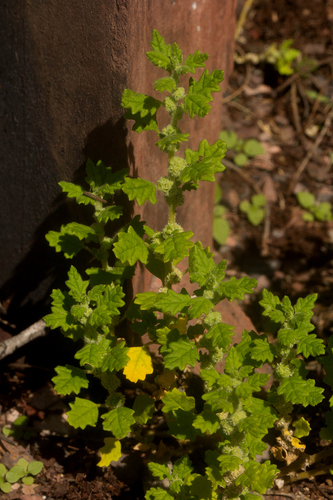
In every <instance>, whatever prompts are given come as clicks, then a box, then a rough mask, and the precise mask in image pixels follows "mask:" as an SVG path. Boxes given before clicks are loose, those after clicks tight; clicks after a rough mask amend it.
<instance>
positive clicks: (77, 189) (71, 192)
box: [59, 181, 94, 202]
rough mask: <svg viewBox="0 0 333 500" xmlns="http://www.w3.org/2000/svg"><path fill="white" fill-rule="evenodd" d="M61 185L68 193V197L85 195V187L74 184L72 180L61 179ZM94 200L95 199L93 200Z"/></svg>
mask: <svg viewBox="0 0 333 500" xmlns="http://www.w3.org/2000/svg"><path fill="white" fill-rule="evenodd" d="M59 186H61V189H62V191H63V192H64V193H67V196H68V198H76V199H77V198H78V197H79V196H81V195H83V188H82V187H81V186H77V185H76V184H72V183H71V182H65V181H61V182H59ZM91 201H92V202H94V201H93V200H91Z"/></svg>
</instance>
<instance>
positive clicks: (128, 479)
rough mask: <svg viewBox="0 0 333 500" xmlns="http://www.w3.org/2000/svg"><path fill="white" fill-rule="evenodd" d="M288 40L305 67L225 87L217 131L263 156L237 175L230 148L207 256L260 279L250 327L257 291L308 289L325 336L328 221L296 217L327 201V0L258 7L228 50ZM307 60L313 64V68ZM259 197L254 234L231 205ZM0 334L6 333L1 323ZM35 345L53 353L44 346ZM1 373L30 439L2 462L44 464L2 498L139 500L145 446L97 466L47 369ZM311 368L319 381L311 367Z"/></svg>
mask: <svg viewBox="0 0 333 500" xmlns="http://www.w3.org/2000/svg"><path fill="white" fill-rule="evenodd" d="M243 3H244V2H240V5H239V13H240V11H241V6H242V5H243ZM287 39H293V40H294V43H293V46H294V47H295V48H297V49H298V50H300V51H301V53H302V61H303V63H304V64H302V65H301V69H300V71H299V72H296V73H293V74H292V75H290V76H287V75H280V74H279V73H278V72H277V71H276V70H275V69H274V67H273V66H272V65H271V64H268V63H264V62H261V63H260V64H254V63H252V62H247V63H245V64H236V65H235V69H234V72H233V74H232V77H231V79H230V83H229V88H228V91H227V93H226V94H225V97H224V101H225V104H224V106H223V111H222V121H223V128H225V129H228V130H233V131H235V132H236V133H237V136H238V137H239V138H242V139H250V138H256V139H257V140H258V141H259V142H260V143H261V144H262V146H263V147H264V150H265V153H264V154H262V155H259V156H256V157H254V158H252V159H251V160H250V161H249V163H248V165H246V166H244V167H242V168H240V167H237V166H235V164H234V163H233V159H234V156H235V153H234V151H233V150H230V151H229V152H228V154H227V157H226V163H225V165H226V167H227V168H226V171H225V172H224V173H223V174H221V176H220V177H219V184H220V186H221V188H222V199H221V201H220V203H221V204H222V205H224V206H225V207H226V209H227V210H226V212H225V214H224V217H225V218H226V220H227V221H228V223H229V225H230V234H229V237H228V239H227V241H226V243H225V244H224V245H222V246H218V245H217V246H216V249H215V250H216V251H217V252H219V253H220V254H221V256H222V257H223V258H226V259H227V261H228V273H229V275H234V276H236V277H241V276H243V275H245V274H246V275H248V276H251V277H254V278H256V279H257V280H258V282H259V284H258V287H257V289H256V290H255V293H254V294H253V295H252V296H249V297H248V298H247V299H246V301H245V306H244V307H245V311H246V313H247V314H248V315H249V317H250V318H251V320H252V321H253V323H254V325H255V327H256V329H257V331H259V332H261V331H264V330H265V329H266V326H267V325H265V323H264V322H263V320H262V316H261V314H260V307H259V306H258V305H257V304H258V300H259V299H260V293H261V290H262V289H263V288H269V289H270V290H271V291H272V292H273V293H275V294H277V295H279V296H280V297H283V295H288V296H289V297H290V298H291V300H292V301H295V300H297V298H298V297H300V296H301V297H304V296H305V295H308V294H311V293H317V294H318V300H317V304H316V307H315V315H314V323H315V326H316V332H317V334H318V335H319V336H320V337H321V338H323V339H324V340H327V338H328V337H329V335H331V334H332V331H333V301H332V283H333V221H319V220H314V221H312V222H307V221H304V220H303V214H304V210H303V209H302V208H301V207H300V205H299V204H298V202H297V199H296V193H298V192H299V191H308V192H310V193H312V194H313V195H314V196H315V199H316V201H318V202H329V203H333V171H332V164H333V154H332V152H333V126H332V122H333V111H332V109H333V108H332V96H333V2H332V0H327V1H325V0H311V1H310V0H289V1H288V0H260V1H259V0H255V1H254V3H253V4H252V7H251V9H250V11H249V13H248V15H247V18H246V21H245V23H244V25H243V30H242V31H241V33H240V35H239V37H238V40H237V47H236V49H237V54H238V55H240V56H244V54H247V53H254V54H261V53H263V52H264V51H265V50H266V49H267V47H268V46H269V45H270V44H272V43H273V42H276V43H277V44H278V45H279V44H280V43H281V42H283V41H284V40H287ZM311 60H312V61H313V60H315V61H316V65H315V67H314V66H313V63H311ZM258 193H263V194H264V195H265V197H266V200H267V204H266V212H265V217H264V220H263V222H262V223H261V224H259V225H258V226H256V227H255V226H253V225H251V224H250V223H249V222H248V220H247V218H246V216H245V214H244V213H242V212H241V211H240V210H239V203H240V202H241V201H242V200H246V199H250V197H251V196H252V195H254V194H258ZM0 326H2V327H3V329H4V330H5V329H6V327H5V324H2V325H0ZM59 339H60V334H59ZM59 339H58V340H59ZM59 341H60V340H59ZM44 345H45V348H46V349H52V346H51V348H50V346H49V344H47V343H46V342H45V344H44ZM63 345H64V344H62V346H63ZM65 346H66V349H68V357H69V359H68V360H65V362H70V360H71V352H70V346H69V345H67V344H66V343H65ZM66 349H65V352H67V351H66ZM36 359H37V358H36ZM21 361H22V360H21ZM2 366H3V371H2V373H1V374H0V383H1V388H2V390H1V395H0V409H1V413H0V427H2V426H3V425H5V424H7V425H8V424H10V423H11V422H13V421H14V420H15V418H17V417H18V416H19V415H22V414H23V415H26V416H27V417H28V418H29V420H28V426H27V428H26V429H25V432H28V434H25V435H23V436H21V437H20V438H18V439H13V442H8V441H6V440H4V439H2V438H3V435H0V456H1V462H2V463H4V464H5V465H6V466H7V467H10V466H12V465H13V464H14V463H16V461H17V459H18V458H21V457H22V456H24V457H26V458H27V460H28V461H29V460H31V459H34V460H41V461H42V462H43V464H44V469H43V471H42V472H41V473H40V474H39V475H38V476H37V478H36V481H35V483H34V484H33V485H31V486H23V487H22V486H21V487H20V488H19V489H17V490H13V491H12V492H10V493H8V494H6V495H4V494H3V497H4V498H7V499H8V500H15V499H19V500H41V499H42V498H43V499H46V500H56V499H64V500H79V499H87V500H88V499H91V500H109V499H111V498H116V497H117V498H119V499H121V500H123V499H126V500H132V499H133V500H134V499H140V500H141V499H143V498H144V484H145V482H146V480H147V481H148V478H147V479H146V478H145V477H144V475H143V474H144V473H143V465H142V467H141V465H140V464H144V463H145V461H146V460H147V457H146V455H145V450H144V449H142V448H141V449H140V447H137V446H135V441H134V440H131V439H128V442H127V443H126V453H125V456H124V457H123V459H121V461H120V464H119V466H118V467H117V469H111V468H103V469H101V468H99V467H97V466H96V463H97V460H96V450H98V449H99V448H100V447H101V446H102V443H101V438H100V429H95V430H90V431H84V432H79V433H78V432H74V431H73V429H71V428H69V426H68V425H67V424H66V422H65V421H64V419H62V415H63V414H64V413H65V412H66V411H67V409H68V402H67V399H66V398H65V399H64V398H59V397H58V396H57V395H56V394H55V393H54V391H53V389H52V383H51V382H50V380H51V378H52V376H53V375H54V372H53V370H51V369H49V368H48V367H46V366H40V363H38V362H37V361H36V364H35V365H33V364H32V363H31V362H30V364H24V362H23V363H22V362H18V363H8V364H6V363H5V364H2ZM308 368H309V369H312V370H313V371H316V377H318V379H320V378H322V373H321V372H320V371H319V369H318V365H317V364H316V362H315V361H314V362H313V363H312V365H311V366H308ZM306 416H307V418H309V419H310V420H311V421H312V425H313V427H314V433H315V436H314V438H313V440H312V442H311V443H307V447H308V448H307V451H308V452H309V453H315V452H317V451H320V450H323V449H324V448H325V447H327V446H328V445H329V444H328V443H325V442H322V440H320V439H319V434H318V431H319V429H320V426H321V423H322V418H323V416H322V415H318V414H316V415H313V414H311V410H309V414H308V415H306ZM156 425H158V424H156ZM316 429H317V430H316ZM159 432H161V433H163V429H162V430H160V429H159ZM167 444H168V443H166V442H165V441H163V442H162V441H161V443H160V444H159V445H158V446H156V449H155V456H158V455H160V456H165V457H166V458H165V460H166V461H167V460H168V446H167ZM331 463H332V461H331ZM328 464H329V462H327V465H328ZM332 468H333V466H332ZM331 477H332V476H329V475H319V476H317V477H316V479H314V478H312V479H311V480H310V479H306V480H303V481H298V482H296V483H292V484H290V485H287V486H285V487H284V488H283V489H282V490H280V491H278V492H277V491H271V492H269V493H268V494H267V495H265V497H266V498H267V499H268V500H277V499H281V498H283V497H284V498H294V499H313V500H315V499H321V498H326V499H329V498H333V480H332V479H331ZM0 496H1V495H0ZM1 498H2V497H1Z"/></svg>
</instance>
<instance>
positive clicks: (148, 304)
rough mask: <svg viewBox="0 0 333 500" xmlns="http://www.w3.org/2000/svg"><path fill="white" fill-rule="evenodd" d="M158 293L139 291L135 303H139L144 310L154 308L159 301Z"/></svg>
mask: <svg viewBox="0 0 333 500" xmlns="http://www.w3.org/2000/svg"><path fill="white" fill-rule="evenodd" d="M158 295H159V294H158V293H156V292H143V293H138V294H137V295H136V297H135V299H134V302H135V304H139V305H140V308H141V309H142V310H143V311H147V310H149V309H154V308H155V304H156V303H157V301H158Z"/></svg>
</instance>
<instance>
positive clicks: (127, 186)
mask: <svg viewBox="0 0 333 500" xmlns="http://www.w3.org/2000/svg"><path fill="white" fill-rule="evenodd" d="M122 190H123V191H124V193H125V194H127V196H128V199H129V200H136V201H137V202H138V204H139V205H140V206H141V205H143V204H144V203H145V201H146V200H149V201H150V203H152V204H153V205H155V203H156V186H155V184H153V183H152V182H149V181H146V180H144V179H130V178H129V177H127V178H126V180H125V183H124V184H123V187H122Z"/></svg>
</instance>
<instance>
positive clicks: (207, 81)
mask: <svg viewBox="0 0 333 500" xmlns="http://www.w3.org/2000/svg"><path fill="white" fill-rule="evenodd" d="M222 81H223V71H221V70H218V69H215V70H214V71H212V73H211V74H209V73H208V70H207V69H205V70H204V72H203V73H202V75H201V77H200V79H199V80H198V81H197V82H196V81H195V80H194V78H190V82H189V89H188V94H187V96H186V97H185V99H184V104H185V111H186V112H188V113H189V115H190V117H191V118H193V117H194V115H197V116H198V117H199V118H200V117H203V116H205V115H206V114H207V113H209V111H210V109H211V106H210V105H209V104H208V103H209V102H211V101H212V100H213V97H212V94H211V93H212V92H220V90H221V89H220V87H219V83H221V82H222Z"/></svg>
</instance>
